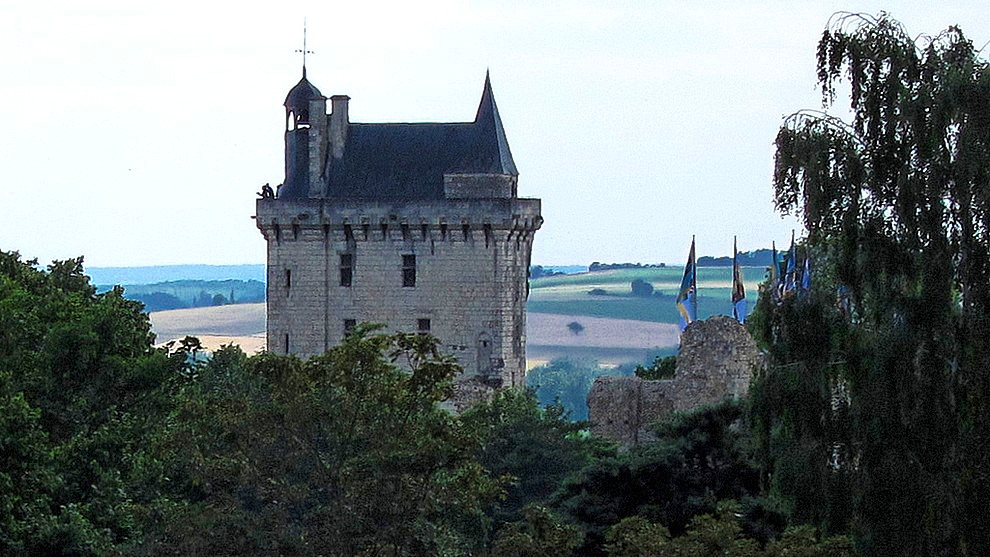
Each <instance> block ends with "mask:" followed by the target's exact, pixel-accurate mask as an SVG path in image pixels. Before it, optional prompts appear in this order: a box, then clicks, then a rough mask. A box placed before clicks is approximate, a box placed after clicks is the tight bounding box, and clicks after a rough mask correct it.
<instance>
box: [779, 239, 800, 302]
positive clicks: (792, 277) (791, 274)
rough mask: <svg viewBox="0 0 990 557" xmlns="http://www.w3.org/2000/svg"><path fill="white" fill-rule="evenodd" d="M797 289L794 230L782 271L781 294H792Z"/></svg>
mask: <svg viewBox="0 0 990 557" xmlns="http://www.w3.org/2000/svg"><path fill="white" fill-rule="evenodd" d="M796 289H797V246H795V244H794V231H793V230H792V231H791V249H790V251H789V252H788V253H787V270H786V271H785V272H784V288H783V290H782V291H781V294H782V295H783V296H787V295H788V294H792V293H793V292H794V291H795V290H796Z"/></svg>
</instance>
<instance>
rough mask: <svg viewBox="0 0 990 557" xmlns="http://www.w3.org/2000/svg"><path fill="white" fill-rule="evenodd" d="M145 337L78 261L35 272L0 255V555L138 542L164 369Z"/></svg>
mask: <svg viewBox="0 0 990 557" xmlns="http://www.w3.org/2000/svg"><path fill="white" fill-rule="evenodd" d="M150 330H151V327H150V323H149V322H148V318H147V315H145V314H143V313H142V312H141V306H140V304H139V303H137V302H132V301H129V300H126V299H124V298H123V291H122V290H121V289H120V288H115V289H113V290H111V291H109V292H105V293H102V294H96V289H95V288H94V287H93V286H92V285H91V284H90V283H89V279H88V277H86V275H85V274H84V273H83V267H82V258H76V259H70V260H66V261H56V262H54V263H52V265H50V266H49V267H48V268H47V270H41V269H39V268H38V264H37V261H33V260H32V261H22V260H21V259H20V255H19V254H18V253H16V252H0V415H2V416H3V418H2V419H0V439H2V440H3V441H2V442H0V444H2V445H3V446H2V447H0V455H2V456H0V460H2V461H3V465H2V466H0V491H2V493H3V497H2V499H3V503H0V513H2V514H0V524H3V528H2V529H0V553H2V554H12V555H13V554H38V555H58V554H73V555H105V554H107V553H109V552H110V551H111V550H112V548H113V547H115V546H116V545H117V544H120V543H124V542H126V541H127V540H130V539H134V538H135V537H138V536H139V535H140V532H141V530H140V516H141V514H142V512H143V511H142V509H143V507H144V505H146V504H148V503H149V502H151V501H153V500H154V499H155V498H156V497H157V491H156V490H155V489H154V488H149V483H148V482H147V481H146V480H147V479H148V478H151V477H154V476H155V472H156V470H155V467H154V465H153V463H149V462H147V461H146V460H145V458H144V456H145V455H146V447H147V446H148V440H149V438H150V436H151V435H152V434H153V432H155V431H157V430H158V428H159V427H160V420H159V419H158V418H160V416H161V415H162V412H161V409H162V408H163V404H165V402H166V401H165V399H164V398H163V396H162V395H163V393H165V392H166V391H167V386H168V385H169V379H170V378H171V377H173V375H174V372H175V367H174V366H173V361H172V360H171V359H169V357H168V355H167V354H166V353H165V352H164V351H162V350H155V349H153V348H152V346H151V343H152V339H153V336H152V334H151V332H150ZM151 483H152V484H154V482H151Z"/></svg>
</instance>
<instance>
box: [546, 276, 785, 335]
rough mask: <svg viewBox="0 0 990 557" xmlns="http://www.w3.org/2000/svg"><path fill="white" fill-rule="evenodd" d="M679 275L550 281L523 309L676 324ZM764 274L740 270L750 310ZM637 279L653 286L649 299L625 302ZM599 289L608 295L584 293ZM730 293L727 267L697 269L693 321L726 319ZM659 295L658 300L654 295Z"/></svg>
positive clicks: (554, 278) (551, 279) (560, 278)
mask: <svg viewBox="0 0 990 557" xmlns="http://www.w3.org/2000/svg"><path fill="white" fill-rule="evenodd" d="M683 273H684V269H683V268H681V267H668V268H663V269H619V270H614V271H603V272H597V273H583V274H580V275H567V276H563V275H560V276H553V277H546V278H541V279H537V280H535V281H533V283H532V285H531V290H530V296H529V302H528V304H527V308H528V309H529V311H531V312H538V313H556V314H561V315H586V316H591V317H612V318H617V319H634V320H637V321H655V322H660V323H677V322H678V314H677V309H676V307H675V306H674V299H675V297H676V295H677V291H678V289H679V287H680V283H681V276H682V274H683ZM765 274H766V270H765V269H764V268H762V267H745V268H743V281H744V283H745V285H746V293H747V297H748V298H749V299H750V304H749V305H750V308H752V307H753V306H754V305H755V301H756V292H757V285H758V284H759V283H760V282H761V281H762V280H763V278H764V275H765ZM635 279H643V280H644V281H646V282H649V283H650V284H652V285H653V288H654V296H653V297H652V298H634V297H632V296H629V293H630V286H629V285H630V283H631V282H632V281H633V280H635ZM593 288H601V289H603V290H605V291H606V292H607V293H608V294H609V295H607V296H591V295H589V294H588V291H589V290H591V289H593ZM731 289H732V271H731V269H730V268H728V267H702V268H699V269H698V314H699V315H698V317H699V318H701V319H704V318H707V317H709V316H711V315H716V314H726V315H731V312H732V308H731V304H730V301H729V297H730V294H731ZM657 292H659V293H660V294H661V295H659V296H658V295H656V293H657Z"/></svg>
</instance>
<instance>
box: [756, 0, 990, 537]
mask: <svg viewBox="0 0 990 557" xmlns="http://www.w3.org/2000/svg"><path fill="white" fill-rule="evenodd" d="M818 78H819V85H820V86H821V89H822V93H823V101H824V104H825V106H826V108H827V107H830V106H831V105H832V104H833V103H834V102H835V100H836V90H837V85H838V84H839V83H840V82H843V83H845V84H847V85H848V87H849V91H850V98H849V107H850V109H851V111H852V121H851V122H848V123H847V122H843V121H841V120H839V119H838V118H835V117H832V116H828V115H825V114H821V113H809V112H802V113H798V114H796V115H794V116H792V117H790V118H788V119H787V120H786V122H785V125H784V127H783V128H782V129H781V130H780V133H779V134H778V136H777V156H776V170H775V174H774V186H775V202H776V205H777V207H778V208H779V209H780V210H781V211H783V212H785V213H798V214H800V215H801V216H802V217H803V219H804V223H805V227H806V228H807V230H808V233H809V235H808V241H807V243H808V247H809V249H810V250H811V253H812V254H813V256H814V261H816V271H815V273H816V274H815V277H816V279H815V280H816V284H815V285H814V287H813V292H812V296H811V298H810V299H809V300H804V301H802V300H788V301H785V302H784V303H782V304H780V305H776V304H769V303H764V302H763V300H761V304H762V306H763V307H762V309H761V311H762V312H763V315H762V316H761V317H760V318H759V319H757V320H756V325H755V326H754V331H755V332H756V333H757V336H758V337H760V339H761V341H762V342H763V343H764V345H765V346H766V347H768V348H769V350H770V355H771V363H772V366H771V368H770V370H769V371H768V373H767V374H766V375H765V376H764V377H762V378H760V379H759V381H758V385H757V386H756V389H755V390H754V419H755V422H756V423H757V424H758V425H757V428H758V430H759V438H760V439H761V445H762V450H761V454H762V455H763V464H764V470H765V472H766V474H767V475H766V476H765V477H766V478H770V479H771V481H772V482H773V485H772V487H773V489H774V491H775V492H776V493H777V494H778V495H780V496H781V497H782V498H783V500H785V501H786V502H787V503H788V504H789V505H790V506H791V507H792V509H793V512H794V514H795V516H796V517H799V518H801V519H806V520H810V521H813V522H815V523H817V524H821V525H822V526H824V527H825V528H826V529H827V530H829V531H844V530H846V529H847V528H850V527H855V528H856V532H857V534H858V539H859V542H860V543H861V544H862V546H863V548H864V549H865V550H866V552H867V553H869V554H881V553H882V554H884V555H983V554H987V553H988V551H990V529H987V528H986V527H985V525H984V524H983V523H982V520H981V519H979V518H977V517H979V516H980V515H981V514H982V511H981V509H986V508H987V507H988V505H990V461H987V459H986V457H985V455H986V454H987V451H988V449H990V411H988V410H990V407H988V406H990V375H988V374H987V373H986V365H987V362H988V361H990V287H988V285H990V187H988V184H990V110H987V107H988V106H990V71H988V65H987V62H986V61H985V60H984V59H982V58H981V57H980V52H979V51H978V50H977V49H975V48H974V47H973V44H972V43H971V42H970V41H969V40H968V39H967V38H966V37H965V36H964V35H963V33H962V32H961V31H960V30H959V28H957V27H950V28H949V29H948V30H946V31H944V32H943V33H941V34H939V35H937V36H935V37H928V36H921V37H920V38H919V39H917V40H916V39H915V38H913V37H912V36H911V35H910V34H908V33H907V32H906V31H905V30H904V29H903V28H902V27H901V25H900V24H899V23H897V22H896V21H894V20H893V19H891V18H890V17H888V16H887V15H885V14H881V15H880V16H878V17H876V18H873V17H868V16H863V15H859V14H838V15H837V16H835V17H833V19H832V21H830V23H829V25H828V26H827V28H826V31H825V33H824V34H823V36H822V39H821V41H820V42H819V46H818ZM837 293H838V298H839V299H838V301H837V300H836V298H837ZM843 509H845V510H843ZM894 509H896V511H894V512H892V511H893V510H894Z"/></svg>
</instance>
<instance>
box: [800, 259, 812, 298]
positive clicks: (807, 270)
mask: <svg viewBox="0 0 990 557" xmlns="http://www.w3.org/2000/svg"><path fill="white" fill-rule="evenodd" d="M801 292H802V295H804V296H807V295H808V293H809V292H811V253H810V252H809V251H808V250H807V249H805V253H804V271H802V272H801Z"/></svg>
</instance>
